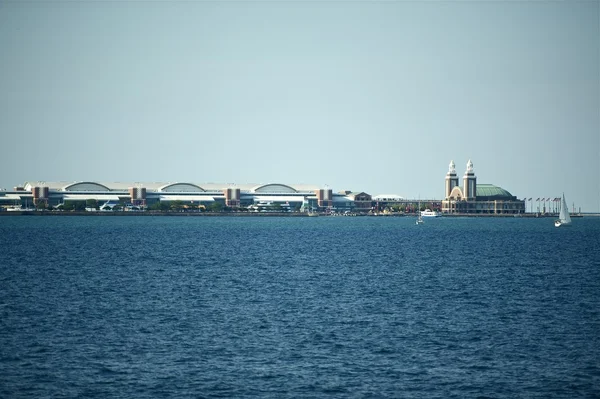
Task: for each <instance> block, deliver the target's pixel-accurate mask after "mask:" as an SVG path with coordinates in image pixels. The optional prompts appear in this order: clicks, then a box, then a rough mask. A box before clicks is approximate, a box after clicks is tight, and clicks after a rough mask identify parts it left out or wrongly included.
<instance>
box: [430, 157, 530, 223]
mask: <svg viewBox="0 0 600 399" xmlns="http://www.w3.org/2000/svg"><path fill="white" fill-rule="evenodd" d="M442 213H446V214H452V213H480V214H519V213H525V200H519V199H517V197H515V196H514V195H512V194H511V193H509V192H508V191H506V190H505V189H503V188H501V187H497V186H494V185H493V184H477V177H476V176H475V172H474V171H473V162H471V160H470V159H469V162H467V169H466V171H465V174H464V175H463V186H462V188H461V187H460V186H459V184H458V176H457V175H456V169H455V165H454V161H450V165H449V167H448V173H447V174H446V184H445V197H444V200H443V201H442Z"/></svg>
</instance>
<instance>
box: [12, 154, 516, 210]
mask: <svg viewBox="0 0 600 399" xmlns="http://www.w3.org/2000/svg"><path fill="white" fill-rule="evenodd" d="M74 203H75V204H78V205H79V207H78V208H77V209H78V210H85V207H88V210H90V211H95V210H100V211H108V210H113V209H124V210H136V211H137V210H146V209H151V210H152V209H155V210H164V209H172V208H173V206H175V207H176V208H177V209H180V210H206V209H210V210H223V209H228V210H244V211H248V212H278V213H280V212H306V213H310V212H327V213H344V212H346V213H348V212H352V213H358V214H366V213H373V214H380V213H381V212H383V213H382V214H389V213H415V212H417V211H418V210H419V209H418V205H420V206H421V210H423V209H425V208H429V209H431V210H433V211H438V212H439V211H441V212H442V213H443V214H497V215H503V214H520V213H525V201H523V200H518V199H517V198H516V197H515V196H513V195H512V194H510V193H509V192H508V191H506V190H504V189H503V188H501V187H497V186H494V185H492V184H477V178H476V176H475V173H474V172H473V163H472V162H471V161H470V160H469V162H468V163H467V170H466V172H465V175H464V177H463V187H460V186H459V185H458V177H457V175H456V170H455V165H454V162H453V161H451V162H450V167H449V171H448V173H447V174H446V179H445V196H444V199H443V200H440V199H421V200H415V199H406V198H403V197H401V196H399V195H395V194H381V195H376V196H372V195H371V194H368V193H366V192H362V191H350V190H348V191H339V192H334V191H333V190H332V189H331V188H329V187H319V186H317V185H307V184H282V183H269V184H218V183H193V182H174V183H139V182H135V183H133V182H131V183H122V182H93V181H79V182H26V183H25V184H23V185H22V186H18V187H15V188H14V189H13V190H11V191H0V211H1V210H6V211H10V210H19V211H26V210H33V209H36V208H37V209H45V208H49V207H50V208H57V207H58V208H60V207H61V206H62V207H65V205H67V204H69V205H73V204H74ZM90 204H93V208H91V207H90V206H91V205H90Z"/></svg>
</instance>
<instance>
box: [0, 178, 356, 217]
mask: <svg viewBox="0 0 600 399" xmlns="http://www.w3.org/2000/svg"><path fill="white" fill-rule="evenodd" d="M87 200H96V201H97V203H98V204H99V205H102V204H106V203H111V204H117V203H121V204H129V205H131V206H135V207H138V208H140V207H141V208H144V207H150V206H152V205H153V204H156V203H159V202H167V203H170V202H174V201H181V202H183V203H184V204H194V205H196V206H198V205H204V206H209V205H210V204H212V203H215V202H220V203H222V205H223V206H226V207H229V208H232V209H239V208H252V209H256V207H253V205H257V204H260V205H268V204H279V205H285V207H283V209H289V210H298V209H300V208H301V207H302V206H303V205H306V206H308V207H310V208H311V209H318V210H326V209H329V210H354V207H355V202H354V199H353V197H352V196H350V195H345V194H341V193H334V192H333V191H332V190H331V189H330V188H323V187H319V186H316V185H306V184H297V185H288V184H280V183H271V184H215V183H191V182H175V183H122V182H92V181H81V182H26V183H25V184H24V185H23V186H20V187H15V188H14V190H12V191H0V206H5V207H6V206H9V205H21V206H23V207H26V208H32V207H34V206H36V205H38V204H46V205H52V206H54V207H56V206H58V205H60V204H64V203H65V202H66V201H87ZM279 209H282V208H281V207H280V208H279Z"/></svg>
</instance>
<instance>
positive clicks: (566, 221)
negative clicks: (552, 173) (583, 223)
mask: <svg viewBox="0 0 600 399" xmlns="http://www.w3.org/2000/svg"><path fill="white" fill-rule="evenodd" d="M570 225H571V216H570V215H569V208H568V207H567V201H566V200H565V193H563V196H562V202H561V204H560V215H558V220H555V221H554V226H555V227H561V226H570Z"/></svg>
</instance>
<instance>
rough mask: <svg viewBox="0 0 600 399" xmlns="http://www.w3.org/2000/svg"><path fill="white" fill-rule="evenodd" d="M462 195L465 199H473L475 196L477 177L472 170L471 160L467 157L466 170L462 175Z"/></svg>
mask: <svg viewBox="0 0 600 399" xmlns="http://www.w3.org/2000/svg"><path fill="white" fill-rule="evenodd" d="M463 195H464V196H465V199H466V200H467V201H473V200H475V198H476V197H477V177H475V172H473V162H471V160H470V159H469V162H467V170H466V171H465V175H464V176H463Z"/></svg>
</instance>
